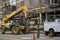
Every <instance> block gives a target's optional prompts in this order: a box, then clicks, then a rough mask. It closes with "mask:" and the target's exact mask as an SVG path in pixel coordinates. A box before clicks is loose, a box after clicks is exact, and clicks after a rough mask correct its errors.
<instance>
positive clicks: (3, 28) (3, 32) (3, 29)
mask: <svg viewBox="0 0 60 40" xmlns="http://www.w3.org/2000/svg"><path fill="white" fill-rule="evenodd" d="M2 34H5V27H3V26H2Z"/></svg>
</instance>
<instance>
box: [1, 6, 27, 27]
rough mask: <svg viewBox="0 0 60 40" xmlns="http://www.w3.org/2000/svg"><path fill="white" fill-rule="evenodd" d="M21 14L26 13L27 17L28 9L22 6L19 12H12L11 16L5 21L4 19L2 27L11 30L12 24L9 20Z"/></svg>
mask: <svg viewBox="0 0 60 40" xmlns="http://www.w3.org/2000/svg"><path fill="white" fill-rule="evenodd" d="M21 12H24V14H25V15H26V13H27V7H26V6H25V5H24V6H21V7H20V8H19V9H18V10H16V11H14V12H12V13H11V14H8V15H6V16H5V17H4V18H3V19H2V25H3V26H4V27H6V28H9V27H10V25H11V23H9V22H8V20H9V19H10V18H12V17H13V16H15V15H17V14H19V13H21Z"/></svg>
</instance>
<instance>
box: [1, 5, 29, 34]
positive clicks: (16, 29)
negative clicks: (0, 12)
mask: <svg viewBox="0 0 60 40" xmlns="http://www.w3.org/2000/svg"><path fill="white" fill-rule="evenodd" d="M21 12H23V13H24V14H25V15H26V13H27V7H26V6H25V5H23V6H21V7H20V8H19V9H18V10H16V11H14V12H12V13H11V14H7V15H6V16H5V17H3V19H2V34H5V31H7V30H8V29H9V30H10V31H12V33H13V34H19V33H20V31H22V32H23V33H29V31H30V30H29V28H28V27H26V26H25V25H21V24H19V25H12V23H10V22H8V21H9V19H11V18H13V17H14V16H16V15H17V14H19V13H21Z"/></svg>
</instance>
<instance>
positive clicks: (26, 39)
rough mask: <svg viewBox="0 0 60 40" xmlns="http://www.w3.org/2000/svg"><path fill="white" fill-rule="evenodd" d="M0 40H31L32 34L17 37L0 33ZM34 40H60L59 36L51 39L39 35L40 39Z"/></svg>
mask: <svg viewBox="0 0 60 40" xmlns="http://www.w3.org/2000/svg"><path fill="white" fill-rule="evenodd" d="M35 37H36V33H35ZM0 40H33V33H29V34H22V33H21V34H19V35H14V34H11V33H10V32H9V33H6V34H1V33H0ZM36 40H60V36H59V35H58V36H54V37H53V38H49V36H45V35H44V34H40V38H39V39H37V37H36Z"/></svg>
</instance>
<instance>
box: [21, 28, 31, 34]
mask: <svg viewBox="0 0 60 40" xmlns="http://www.w3.org/2000/svg"><path fill="white" fill-rule="evenodd" d="M22 32H23V33H24V34H28V33H29V32H30V30H29V28H27V27H25V28H24V29H23V30H22Z"/></svg>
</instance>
